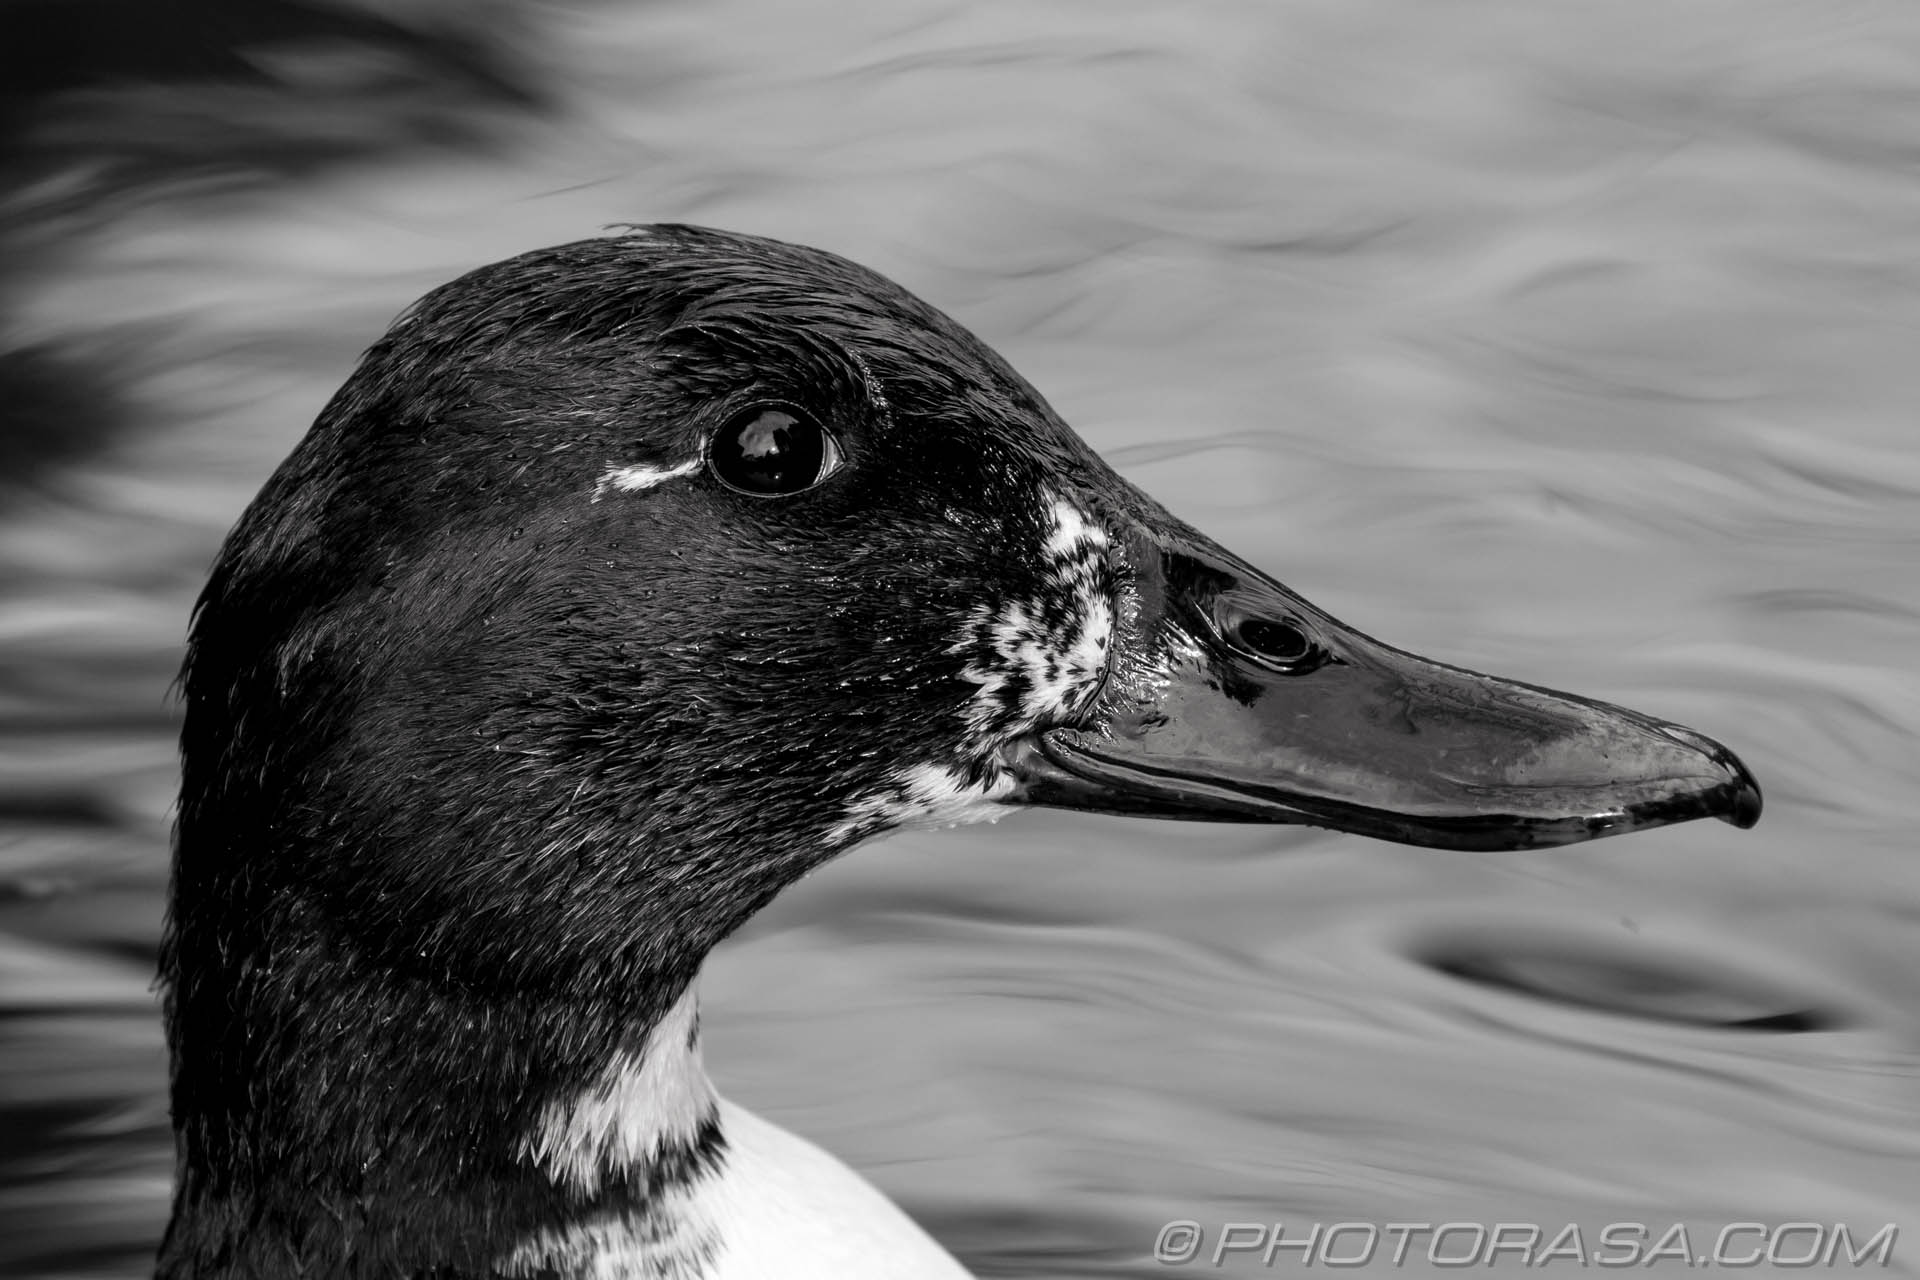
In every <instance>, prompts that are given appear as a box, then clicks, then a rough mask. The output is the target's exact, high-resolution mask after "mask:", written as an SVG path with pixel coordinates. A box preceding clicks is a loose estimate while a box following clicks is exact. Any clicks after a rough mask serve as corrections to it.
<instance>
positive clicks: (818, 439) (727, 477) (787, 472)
mask: <svg viewBox="0 0 1920 1280" xmlns="http://www.w3.org/2000/svg"><path fill="white" fill-rule="evenodd" d="M707 465H708V466H709V467H710V468H711V469H712V471H713V474H714V475H715V476H716V477H717V478H718V479H719V481H720V483H721V484H724V485H726V486H727V488H729V489H736V490H738V491H739V492H741V493H750V494H753V495H754V496H755V497H762V498H777V497H784V496H785V495H787V494H792V493H800V492H802V491H803V490H806V489H811V488H813V486H815V485H817V484H819V483H820V482H821V481H822V480H825V479H826V478H827V477H828V476H830V475H832V474H833V473H834V472H836V471H838V470H839V469H840V447H839V446H838V445H837V444H835V443H834V440H833V437H832V436H831V435H830V434H828V432H827V429H826V428H825V427H822V426H821V425H820V424H819V423H817V422H815V421H814V420H813V419H811V418H806V417H802V416H801V415H800V414H798V413H795V412H793V411H792V410H789V409H770V408H765V407H762V408H758V409H749V410H748V411H747V412H746V413H743V414H741V415H740V416H739V417H738V418H735V419H734V420H733V421H732V422H730V423H728V424H727V425H726V426H724V427H722V428H721V429H720V430H719V431H717V432H715V433H714V437H713V444H712V445H711V446H710V447H709V449H708V450H707Z"/></svg>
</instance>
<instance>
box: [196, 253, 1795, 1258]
mask: <svg viewBox="0 0 1920 1280" xmlns="http://www.w3.org/2000/svg"><path fill="white" fill-rule="evenodd" d="M184 688H185V697H186V725H185V730H184V733H183V740H182V752H183V756H184V783H183V789H182V795H181V804H180V816H179V829H178V839H177V848H176V861H175V868H174V876H173V884H172V899H171V914H170V920H169V925H168V931H167V937H166V944H165V949H164V956H163V962H162V964H163V975H162V976H163V984H164V988H165V991H166V1012H167V1019H168V1030H169V1037H170V1044H171V1047H172V1056H173V1122H174V1127H175V1131H176V1134H177V1139H178V1153H179V1164H178V1168H179V1174H178V1185H177V1190H176V1196H175V1202H174V1209H173V1219H172V1223H171V1226H170V1227H169V1229H168V1231H167V1235H166V1239H165V1242H164V1244H163V1246H162V1248H161V1252H160V1260H159V1274H160V1275H161V1276H162V1277H168V1278H172V1280H185V1278H187V1277H196V1278H201V1280H214V1278H216V1277H238V1276H280V1275H286V1276H294V1275H298V1276H303V1277H347V1276H354V1277H358V1276H367V1277H373V1276H380V1277H392V1276H413V1277H434V1278H436V1280H454V1278H455V1277H468V1276H473V1277H479V1276H553V1277H572V1276H597V1277H613V1276H620V1277H636V1278H637V1277H654V1278H666V1277H672V1278H677V1280H743V1278H747V1280H779V1278H785V1277H794V1278H802V1277H814V1276H819V1277H834V1278H835V1280H861V1278H862V1277H874V1278H876V1280H877V1278H881V1277H884V1280H917V1278H922V1277H958V1276H963V1275H964V1272H963V1271H962V1270H961V1268H960V1267H959V1265H958V1264H957V1263H956V1262H954V1261H953V1259H952V1258H951V1257H950V1256H949V1255H948V1254H947V1253H946V1252H944V1251H943V1250H942V1249H941V1248H940V1247H939V1246H938V1245H937V1244H935V1243H934V1242H933V1241H932V1240H931V1239H930V1238H929V1237H928V1236H927V1235H926V1234H925V1233H924V1232H922V1231H921V1230H920V1229H919V1228H918V1227H916V1226H915V1225H914V1224H913V1223H912V1222H911V1221H910V1220H909V1219H908V1218H907V1217H906V1216H905V1215H904V1214H902V1213H901V1212H900V1211H899V1210H898V1209H896V1208H894V1207H893V1206H892V1205H891V1204H890V1203H889V1202H888V1201H887V1200H886V1199H885V1198H884V1197H882V1196H881V1195H880V1194H879V1193H878V1192H876V1191H875V1190H873V1189H872V1188H871V1187H869V1186H868V1185H867V1184H866V1183H865V1182H864V1181H862V1180H861V1179H860V1178H859V1177H858V1176H857V1175H856V1174H854V1173H853V1172H852V1171H850V1170H849V1169H847V1168H846V1167H845V1166H844V1165H842V1164H840V1163H839V1162H838V1161H836V1160H834V1159H833V1158H832V1157H831V1156H829V1155H827V1154H825V1153H824V1152H822V1151H821V1150H819V1149H818V1148H817V1147H814V1146H813V1145H811V1144H809V1143H807V1142H806V1141H804V1140H802V1139H800V1138H798V1137H795V1136H792V1135H790V1134H788V1133H785V1132H783V1131H781V1130H780V1129H778V1128H776V1127H774V1126H772V1125H770V1124H768V1123H767V1122H765V1121H763V1120H760V1119H757V1118H755V1117H754V1116H752V1115H751V1114H750V1113H748V1112H746V1111H743V1110H741V1109H739V1108H737V1107H734V1106H732V1105H730V1104H728V1103H727V1102H726V1101H724V1100H722V1099H721V1098H719V1097H718V1096H717V1095H716V1094H715V1091H714V1089H713V1087H712V1086H711V1085H710V1084H709V1082H708V1079H707V1077H706V1075H705V1074H704V1073H703V1071H702V1069H701V1065H700V1049H699V1027H698V1020H697V1017H696V1012H695V996H694V980H695V978H696V976H697V975H698V973H699V971H700V966H701V962H702V960H703V959H704V958H705V956H706V955H707V953H708V951H709V950H710V949H712V947H713V946H714V945H715V944H716V943H718V942H719V941H720V940H721V939H723V938H725V937H726V936H727V935H728V934H729V933H730V932H731V931H733V930H734V929H735V928H737V927H738V926H739V925H740V923H741V922H742V921H744V920H745V919H747V917H749V916H751V915H752V914H753V913H754V912H755V911H756V910H757V909H759V908H760V907H761V906H763V905H764V904H765V903H766V902H767V901H768V900H769V899H771V898H772V897H773V896H774V895H775V894H777V893H778V892H779V891H780V889H781V888H782V886H784V885H786V884H787V883H788V882H790V881H792V880H793V879H794V878H796V877H797V876H799V875H801V874H802V873H804V872H806V871H808V870H810V869H812V868H814V867H817V866H819V865H820V864H821V863H823V862H825V861H827V860H828V859H830V858H833V857H835V856H836V855H838V854H840V853H842V852H844V851H846V850H847V849H849V848H851V847H852V846H853V845H855V844H858V843H860V842H862V841H865V840H868V839H871V838H872V837H875V836H878V835H881V834H883V833H885V832H887V831H889V830H892V829H894V828H898V827H903V826H942V825H947V824H952V823H959V822H967V821H972V820H976V819H990V818H994V817H997V816H999V815H1000V814H1002V813H1004V812H1006V811H1007V807H1008V806H1015V805H1023V804H1039V805H1053V806H1062V807H1067V808H1076V809H1090V810H1101V811H1106V812H1111V813H1129V814H1141V815H1163V816H1176V817H1207V818H1218V819H1226V820H1232V821H1251V822H1296V823H1312V824H1315V825H1318V826H1323V827H1331V828H1335V829H1338V830H1341V831H1349V832H1357V833H1360V834H1364V835H1370V836H1377V837H1381V838H1384V839H1389V840H1398V841H1406V842H1410V843H1414V844H1422V845H1432V846H1439V847H1445V848H1452V849H1510V848H1517V847H1523V846H1546V845H1555V844H1562V843H1566V842H1569V841H1575V840H1584V839H1589V838H1592V837H1595V836H1602V835H1610V834H1615V833H1619V832H1626V831H1633V830H1638V829H1642V828H1646V827H1652V826H1658V825H1660V824H1663V823H1670V822H1679V821H1684V820H1687V819H1691V818H1698V817H1706V816H1712V817H1719V818H1723V819H1725V820H1727V821H1729V822H1732V823H1734V824H1735V825H1737V826H1743V827H1744V826H1750V825H1752V824H1753V822H1754V821H1755V820H1756V819H1757V818H1758V816H1759V812H1760V793H1759V790H1758V788H1757V787H1756V786H1755V784H1754V781H1753V779H1752V777H1751V776H1750V775H1749V774H1748V773H1747V771H1746V770H1745V769H1744V768H1743V767H1742V766H1741V764H1740V762H1739V761H1738V760H1736V759H1735V758H1734V756H1733V755H1732V754H1731V753H1730V752H1728V751H1727V750H1726V749H1725V748H1724V747H1722V746H1720V745H1718V744H1717V743H1715V742H1712V741H1710V740H1709V739H1707V738H1704V737H1702V736H1700V735H1699V734H1696V733H1694V732H1692V731H1690V730H1687V729H1683V728H1680V727H1678V726H1675V725H1672V724H1667V723H1664V722H1662V721H1659V720H1656V719H1652V718H1650V717H1647V716H1644V715H1639V714H1636V713H1634V712H1631V711H1626V710H1623V709H1621V708H1618V707H1613V706H1608V705H1606V704H1604V703H1599V702H1593V701H1589V700H1587V699H1584V698H1578V697H1573V696H1570V695H1566V694H1561V693H1554V692H1551V691H1549V690H1546V689H1540V688H1535V687H1532V686H1529V685H1523V684H1516V683H1513V682H1510V681H1505V680H1499V679H1495V678H1492V677H1489V676H1484V675H1477V674H1474V673H1473V672H1469V671H1464V670H1460V669H1458V668H1455V667H1449V666H1445V665H1443V664H1440V663H1436V662H1432V661H1429V660H1427V659H1424V658H1419V657H1416V656H1414V655H1412V654H1408V653H1404V652H1402V651H1400V650H1397V649H1393V648H1390V647H1388V646H1387V645H1384V644H1381V643H1380V642H1379V641H1376V640H1373V639H1371V638H1369V637H1367V636H1365V635H1362V634H1360V633H1359V632H1357V631H1354V630H1353V629H1352V628H1350V627H1348V626H1346V625H1344V624H1343V623H1340V622H1338V621H1336V620H1335V619H1333V618H1331V617H1329V616H1328V615H1327V614H1326V613H1324V612H1322V611H1321V610H1319V609H1316V608H1315V607H1314V606H1313V605H1311V604H1309V603H1307V602H1306V601H1305V600H1303V599H1301V598H1300V597H1299V596H1297V595H1295V594H1294V593H1293V592H1291V591H1289V590H1287V589H1286V588H1285V587H1283V586H1281V585H1280V584H1278V583H1277V582H1275V581H1274V580H1273V579H1271V578H1269V577H1267V576H1266V575H1265V574H1264V573H1262V572H1260V571H1259V570H1257V569H1255V568H1253V567H1251V566H1250V565H1248V564H1247V563H1246V562H1245V561H1243V560H1241V559H1239V558H1237V557H1236V556H1234V555H1233V554H1232V553H1231V552H1228V551H1226V550H1224V549H1223V548H1221V547H1219V546H1217V545H1216V544H1214V543H1213V542H1211V541H1209V540H1208V539H1207V538H1206V537H1204V536H1203V535H1201V534H1200V533H1198V532H1196V531H1195V530H1193V529H1192V528H1190V527H1188V526H1187V525H1185V524H1183V523H1181V522H1180V521H1179V520H1176V519H1174V518H1173V517H1172V516H1170V515H1169V514H1168V513H1167V512H1166V511H1164V510H1163V509H1162V508H1160V507H1159V506H1158V505H1156V504H1155V503H1154V502H1153V500H1152V499H1150V498H1148V497H1147V496H1146V495H1145V494H1143V493H1141V492H1140V491H1139V490H1138V489H1136V488H1134V486H1132V485H1131V484H1129V483H1127V482H1126V481H1125V480H1123V479H1121V478H1120V476H1118V475H1117V474H1115V473H1114V472H1113V471H1112V470H1111V469H1110V468H1109V467H1107V466H1106V465H1105V464H1104V463H1102V462H1101V461H1100V459H1099V458H1098V457H1096V456H1095V455H1094V454H1093V453H1092V452H1091V451H1090V450H1089V449H1088V448H1087V447H1086V445H1085V444H1083V443H1082V442H1081V441H1080V440H1079V438H1078V437H1076V436H1075V435H1074V434H1073V432H1072V431H1070V430H1069V429H1068V428H1067V426H1066V425H1065V424H1064V423H1063V422H1061V420H1060V419H1059V418H1058V417H1057V416H1056V415H1055V414H1054V412H1053V411H1052V409H1050V408H1049V407H1048V405H1047V403H1046V402H1045V401H1044V400H1042V399H1041V398H1040V396H1039V394H1038V393H1037V392H1035V391H1034V390H1033V388H1031V387H1029V386H1028V385H1027V384H1026V383H1025V382H1024V381H1022V380H1021V378H1020V377H1019V375H1018V374H1016V373H1014V371H1013V370H1012V369H1011V368H1009V367H1008V366H1007V364H1006V363H1005V362H1004V361H1002V360H1001V359H1000V358H999V357H998V356H997V355H995V354H994V353H993V352H992V351H990V350H988V349H987V348H986V347H985V346H984V345H983V344H982V343H981V342H980V341H979V340H978V339H976V338H974V337H973V336H972V335H971V334H969V333H968V332H967V331H966V330H964V329H962V328H961V327H960V326H959V325H957V324H955V323H954V322H953V321H952V320H950V319H948V318H947V317H946V316H944V315H942V314H940V313H939V312H938V311H935V310H934V309H933V308H931V307H929V306H927V305H926V304H925V303H923V302H921V301H919V300H918V299H916V298H914V297H913V296H912V295H910V294H908V293H907V292H906V291H904V290H903V289H901V288H899V287H898V286H897V285H894V284H892V283H890V282H889V281H887V280H885V279H883V278H881V277H880V276H877V275H875V274H874V273H872V272H870V271H867V270H864V269H863V268H861V267H858V266H855V265H854V264H852V263H850V262H847V261H845V260H843V259H841V258H838V257H835V256H833V255H831V254H827V253H822V252H819V251H816V250H813V249H807V248H802V247H799V246H795V245H790V244H782V243H778V242H775V241H771V240H764V239H757V238H754V237H750V236H744V235H733V234H727V233H723V232H718V231H709V230H701V229H697V228H693V227H683V226H661V227H653V228H648V229H644V230H640V231H636V232H633V233H629V234H622V235H618V236H613V237H609V238H604V239H597V240H589V241H585V242H582V243H578V244H570V245H563V246H560V247H558V248H553V249H545V250H541V251H538V252H534V253H529V254H526V255H524V256H521V257H518V258H514V259H511V260H509V261H506V262H501V263H497V264H495V265H493V266H489V267H483V268H481V269H480V270H477V271H474V272H472V273H471V274H469V275H466V276H463V277H462V278H460V279H458V280H455V281H454V282H452V283H451V284H448V285H446V286H444V287H442V288H440V289H437V290H435V291H434V292H433V293H431V294H429V295H428V296H427V297H426V298H424V299H423V300H422V301H420V302H419V303H418V304H417V305H415V306H414V307H413V308H411V309H410V310H409V311H407V312H406V313H405V314H404V315H403V316H402V317H401V318H400V319H399V320H398V321H397V322H396V323H395V324H394V326H393V327H392V329H391V330H390V331H389V332H388V333H387V334H386V336H385V337H384V338H382V339H381V340H380V341H379V342H378V343H377V344H376V345H375V346H374V347H373V348H372V349H371V350H370V351H369V352H368V353H367V355H366V357H365V358H364V360H363V361H362V362H361V364H360V366H359V368H358V370H357V371H356V372H355V373H354V374H353V376H352V377H351V378H349V379H348V381H347V383H346V385H345V386H344V387H343V388H341V390H340V391H339V392H338V394H336V395H335V396H334V398H333V400H332V401H331V403H329V404H328V405H327V407H326V409H325V410H324V411H323V412H322V413H321V415H320V418H319V420H318V421H317V422H316V423H315V425H314V427H313V429H312V430H311V431H310V432H309V433H308V434H307V436H306V437H305V439H304V440H302V441H301V443H300V445H299V446H298V447H297V448H296V449H295V450H294V452H293V454H292V456H291V457H289V458H288V459H287V461H286V462H285V463H284V464H283V465H282V466H281V467H280V469H279V470H278V471H277V472H276V473H275V474H274V476H273V477H272V479H271V480H269V481H268V482H267V485H266V487H265V489H263V490H262V492H261V493H260V496H259V497H258V498H257V499H256V500H255V502H254V503H253V505H252V506H251V507H250V508H249V509H248V511H247V513H246V514H245V516H244V517H243V518H242V519H241V521H240V523H239V525H238V527H236V528H235V530H234V531H233V533H232V535H231V536H230V537H229V538H228V539H227V542H226V544H225V547H224V548H223V549H222V551H221V553H220V556H219V559H218V563H217V564H216V566H215V568H214V570H213V574H212V579H211V581H210V582H209V583H208V585H207V588H206V591H205V593H204V594H203V595H202V596H201V598H200V602H199V606H198V611H197V613H196V615H195V618H194V622H193V629H192V645H191V652H190V656H189V658H188V662H187V667H186V674H185V677H184Z"/></svg>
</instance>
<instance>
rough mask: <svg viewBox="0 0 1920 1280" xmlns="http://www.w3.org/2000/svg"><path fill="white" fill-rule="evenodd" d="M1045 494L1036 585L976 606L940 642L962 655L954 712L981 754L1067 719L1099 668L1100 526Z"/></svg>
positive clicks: (1103, 570) (1096, 680)
mask: <svg viewBox="0 0 1920 1280" xmlns="http://www.w3.org/2000/svg"><path fill="white" fill-rule="evenodd" d="M1045 501H1046V502H1047V504H1048V507H1049V514H1050V517H1051V521H1052V532H1051V534H1050V535H1049V536H1048V538H1047V542H1046V546H1045V548H1044V551H1043V555H1044V557H1045V569H1044V571H1043V573H1042V576H1041V581H1040V586H1039V588H1038V589H1037V590H1036V591H1035V592H1034V593H1033V594H1032V595H1030V596H1027V597H1025V598H1023V599H1018V600H1005V601H1001V602H999V603H998V604H997V605H980V606H977V607H976V608H975V609H974V610H973V612H972V613H971V614H969V615H968V618H967V622H966V626H965V627H964V628H963V629H962V631H961V636H960V639H959V640H958V641H957V642H956V643H955V644H954V645H953V647H952V649H951V650H949V652H952V653H956V654H959V655H961V656H962V657H964V658H965V659H966V666H965V668H964V669H963V670H962V671H961V675H962V677H963V678H965V679H967V680H971V681H972V682H973V683H974V684H976V685H978V686H979V688H978V689H976V690H975V691H974V695H973V697H972V699H971V700H970V701H969V702H968V704H967V706H966V709H965V710H964V712H963V713H962V715H963V718H964V719H965V721H966V726H967V733H968V739H969V741H968V743H967V748H966V750H965V752H964V754H968V755H973V756H976V757H978V756H984V755H986V754H988V753H990V752H991V751H993V750H994V749H995V748H997V747H998V746H1000V744H1002V743H1004V742H1006V741H1008V740H1009V739H1012V738H1016V737H1019V736H1020V735H1022V734H1026V733H1032V732H1033V731H1034V730H1036V729H1040V728H1044V727H1046V726H1048V725H1054V724H1060V723H1062V722H1064V721H1066V720H1068V719H1071V718H1072V717H1073V716H1074V715H1077V714H1078V713H1079V712H1080V711H1082V710H1084V709H1085V707H1086V705H1087V703H1089V702H1090V701H1092V700H1093V696H1094V694H1095V693H1096V692H1098V691H1099V688H1100V682H1101V678H1102V676H1103V675H1104V673H1105V671H1106V667H1107V655H1108V650H1109V648H1110V647H1111V646H1112V643H1113V597H1114V583H1113V570H1112V567H1111V565H1110V563H1109V561H1108V556H1107V545H1108V539H1107V531H1106V530H1105V529H1103V528H1101V527H1100V526H1099V525H1098V524H1095V523H1094V522H1093V521H1092V520H1091V519H1089V518H1088V516H1087V515H1086V513H1085V512H1083V511H1081V510H1080V508H1078V507H1076V506H1074V505H1073V504H1072V503H1071V502H1068V501H1067V500H1066V499H1064V498H1060V497H1056V496H1054V495H1052V494H1048V495H1046V497H1045Z"/></svg>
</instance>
